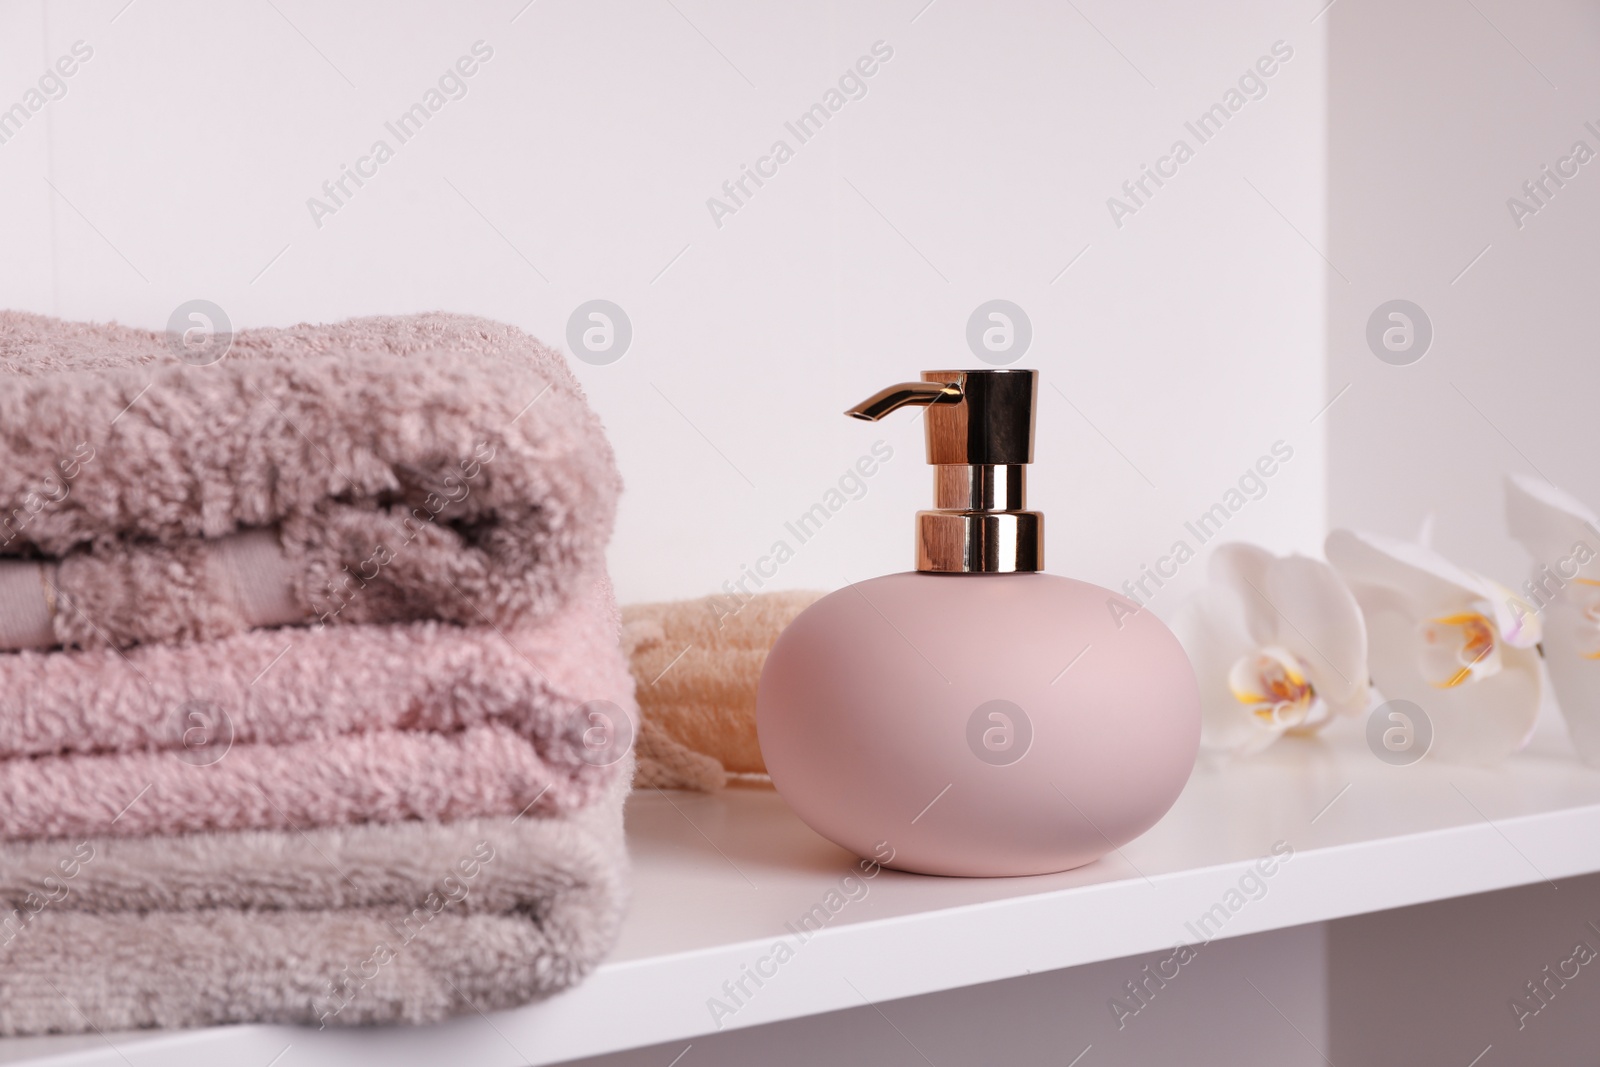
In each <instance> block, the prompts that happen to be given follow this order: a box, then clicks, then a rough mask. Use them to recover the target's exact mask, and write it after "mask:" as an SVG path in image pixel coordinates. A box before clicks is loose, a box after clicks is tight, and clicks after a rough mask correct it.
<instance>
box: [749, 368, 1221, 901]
mask: <svg viewBox="0 0 1600 1067" xmlns="http://www.w3.org/2000/svg"><path fill="white" fill-rule="evenodd" d="M922 378H923V380H922V381H920V382H909V383H906V384H903V385H896V386H893V387H891V388H889V389H885V390H884V391H883V392H881V393H879V394H878V395H876V396H874V397H872V398H871V399H869V400H867V401H865V402H864V403H862V404H861V405H860V406H858V407H855V408H852V409H851V410H850V411H849V412H847V414H849V415H852V416H854V417H856V418H859V419H871V420H876V419H881V418H883V417H884V416H885V415H887V414H889V413H890V412H891V411H894V410H895V409H897V408H900V407H904V406H906V405H922V406H926V407H927V409H928V410H927V419H926V421H927V446H928V462H929V463H931V464H933V465H934V480H933V484H934V506H935V510H932V511H923V512H919V513H918V515H917V569H916V570H915V571H912V572H908V573H903V574H890V575H886V576H884V577H882V578H874V579H871V580H869V581H863V582H858V583H856V584H854V585H851V586H848V587H847V588H844V589H841V590H839V591H838V592H835V593H832V594H830V595H828V596H826V597H824V598H823V599H821V600H819V601H817V602H816V603H815V604H813V605H812V606H811V607H810V608H808V609H806V611H805V612H804V613H802V614H801V615H800V617H799V618H797V619H795V620H794V622H793V623H792V624H791V625H790V626H789V628H788V629H787V630H785V631H784V632H783V634H782V636H780V637H779V638H778V641H777V644H776V645H775V646H774V647H773V649H772V652H771V654H770V655H769V656H768V658H767V664H766V668H765V670H764V671H763V672H762V675H761V687H760V691H759V695H758V698H757V725H758V728H759V731H760V738H761V754H762V756H763V758H764V759H765V760H766V764H767V770H768V771H769V772H770V773H771V775H772V780H773V783H774V784H775V785H776V786H777V788H778V791H779V792H780V793H781V794H782V795H783V797H784V799H785V800H786V801H788V802H789V804H790V806H792V807H793V808H794V810H795V811H796V812H797V813H798V814H799V815H800V817H801V818H802V819H804V820H805V821H806V822H807V823H808V824H809V825H810V826H811V827H812V828H813V829H814V830H816V831H817V832H818V833H819V834H822V835H823V836H824V837H827V838H829V839H830V840H832V841H835V842H837V843H838V844H840V845H842V846H844V847H845V848H847V849H850V850H851V851H853V852H854V853H856V854H857V855H859V856H862V857H866V858H869V859H872V860H874V861H876V862H880V863H882V864H883V865H884V866H888V867H894V868H898V869H900V870H906V871H917V872H921V873H923V874H946V875H984V876H992V875H1023V874H1044V873H1048V872H1051V871H1062V870H1066V869H1068V868H1071V867H1077V866H1079V865H1080V864H1084V863H1088V862H1089V861H1091V860H1094V859H1096V858H1098V857H1099V856H1101V855H1103V854H1105V853H1106V852H1109V851H1110V850H1111V849H1113V848H1116V847H1118V846H1120V845H1122V844H1124V843H1126V842H1127V841H1130V840H1132V839H1133V838H1134V837H1137V836H1138V835H1139V834H1141V833H1143V832H1144V831H1145V830H1147V829H1149V828H1150V827H1151V826H1152V825H1153V824H1154V823H1155V822H1156V820H1157V819H1159V818H1161V816H1162V815H1163V814H1164V813H1165V812H1166V811H1167V809H1168V808H1169V807H1171V806H1172V803H1173V801H1174V800H1176V799H1177V797H1178V793H1179V791H1180V790H1182V788H1183V786H1184V783H1185V782H1186V781H1187V780H1188V777H1189V772H1190V770H1191V769H1192V767H1193V766H1194V758H1195V751H1196V748H1197V746H1198V745H1199V740H1200V694H1199V690H1198V688H1197V686H1196V684H1195V677H1194V671H1193V669H1192V668H1191V667H1190V665H1189V660H1188V658H1187V657H1186V656H1185V655H1184V651H1183V648H1182V647H1181V646H1180V645H1179V644H1178V641H1177V639H1176V638H1175V637H1173V635H1172V633H1171V631H1169V630H1168V629H1167V628H1166V627H1165V626H1163V625H1162V624H1161V622H1160V621H1159V620H1158V619H1156V617H1155V616H1154V615H1152V614H1151V613H1150V612H1149V611H1144V610H1140V609H1139V608H1138V607H1137V605H1134V604H1133V603H1131V602H1129V601H1128V600H1126V599H1125V598H1123V597H1121V596H1119V595H1118V594H1116V593H1113V592H1111V591H1110V590H1108V589H1101V588H1100V587H1098V586H1094V585H1090V584H1088V583H1086V582H1079V581H1074V580H1073V579H1071V578H1060V577H1056V576H1054V575H1049V574H1042V573H1038V572H1039V570H1040V567H1041V566H1042V554H1043V545H1044V533H1043V517H1042V516H1041V515H1040V514H1039V513H1038V512H1034V511H1028V510H1026V507H1027V504H1026V501H1025V499H1024V489H1023V480H1024V474H1025V471H1026V468H1025V466H1024V464H1027V463H1031V462H1032V461H1033V410H1034V398H1035V392H1036V387H1037V374H1036V372H1034V371H1031V370H980V371H929V372H927V373H925V374H923V376H922ZM1082 521H1091V519H1090V517H1084V519H1083V520H1082Z"/></svg>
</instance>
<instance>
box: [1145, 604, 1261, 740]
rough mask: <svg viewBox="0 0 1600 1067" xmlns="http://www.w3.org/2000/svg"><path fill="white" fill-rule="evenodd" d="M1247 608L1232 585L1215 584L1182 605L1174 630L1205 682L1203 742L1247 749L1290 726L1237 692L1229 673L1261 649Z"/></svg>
mask: <svg viewBox="0 0 1600 1067" xmlns="http://www.w3.org/2000/svg"><path fill="white" fill-rule="evenodd" d="M1245 615H1246V608H1245V606H1244V604H1243V602H1242V601H1241V599H1240V597H1239V595H1238V594H1237V593H1236V592H1235V591H1233V590H1232V589H1226V588H1219V587H1217V586H1210V587H1207V588H1205V589H1202V590H1200V591H1199V592H1198V593H1196V594H1195V595H1194V596H1193V597H1191V598H1190V599H1188V600H1186V601H1185V602H1184V603H1183V604H1181V605H1179V607H1178V610H1177V612H1176V613H1175V615H1174V617H1173V620H1172V631H1173V633H1175V634H1176V635H1177V637H1178V640H1179V642H1180V643H1181V644H1182V645H1183V648H1184V651H1186V652H1187V653H1188V654H1189V660H1190V662H1191V663H1193V665H1194V671H1195V679H1196V681H1198V682H1199V684H1200V743H1201V745H1202V746H1204V747H1205V748H1208V749H1212V750H1218V751H1225V752H1237V753H1247V752H1255V751H1258V750H1259V749H1261V748H1264V747H1266V746H1267V745H1269V744H1271V743H1272V742H1273V741H1274V740H1276V739H1277V738H1278V736H1279V735H1280V734H1282V733H1283V731H1284V730H1285V729H1287V725H1286V724H1284V725H1280V724H1278V723H1274V722H1264V721H1262V720H1261V719H1260V718H1258V717H1257V716H1255V715H1253V714H1252V713H1251V711H1250V709H1249V708H1248V707H1247V706H1246V705H1244V704H1242V703H1241V702H1240V701H1239V700H1238V699H1237V698H1236V697H1235V696H1234V695H1233V691H1232V689H1231V687H1230V685H1229V674H1230V672H1231V671H1232V670H1233V667H1234V664H1236V663H1237V662H1238V661H1239V659H1240V657H1242V656H1246V655H1248V654H1250V653H1252V652H1253V651H1254V650H1255V649H1256V648H1257V643H1256V641H1255V640H1254V639H1253V638H1252V637H1251V635H1250V633H1249V631H1248V629H1247V628H1246V626H1245V621H1244V620H1245Z"/></svg>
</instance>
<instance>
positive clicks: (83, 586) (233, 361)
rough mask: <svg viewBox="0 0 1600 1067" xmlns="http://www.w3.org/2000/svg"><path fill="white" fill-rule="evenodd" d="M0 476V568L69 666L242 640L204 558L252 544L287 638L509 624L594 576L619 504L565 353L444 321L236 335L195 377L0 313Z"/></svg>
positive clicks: (162, 351)
mask: <svg viewBox="0 0 1600 1067" xmlns="http://www.w3.org/2000/svg"><path fill="white" fill-rule="evenodd" d="M0 459H3V460H4V462H0V556H5V557H12V558H21V559H39V560H42V561H45V562H47V563H48V567H47V568H46V573H47V575H48V576H49V584H50V586H51V589H50V591H49V593H48V598H49V600H51V601H53V603H52V604H50V607H51V608H52V609H53V610H52V613H51V614H52V627H53V630H54V638H55V643H56V644H59V645H63V646H66V647H69V648H71V647H84V648H92V647H103V646H106V645H111V646H115V647H119V648H120V647H128V646H130V645H134V644H140V643H147V642H158V641H168V642H171V641H183V640H197V639H208V638H217V637H222V636H225V635H227V634H230V633H234V632H238V631H240V630H243V629H246V628H248V627H249V626H250V625H252V623H253V621H254V620H252V619H251V617H250V616H251V612H250V611H249V610H248V606H241V604H240V598H241V590H240V588H239V582H238V581H237V580H236V577H237V572H236V570H235V569H234V568H230V567H229V566H227V565H219V564H218V562H217V560H216V559H215V551H214V546H213V545H212V544H211V543H213V542H216V541H218V540H220V539H223V538H225V537H227V536H228V535H231V534H237V533H242V532H246V531H259V530H266V531H269V532H270V534H271V536H272V537H274V538H275V539H276V540H277V542H278V546H279V548H280V549H281V553H282V555H283V557H284V560H285V566H284V567H283V568H282V571H283V575H282V577H281V578H280V579H278V580H280V581H282V580H285V579H286V580H287V582H288V588H287V589H286V590H283V591H282V592H281V598H282V599H283V600H284V602H285V604H286V605H287V606H288V609H289V613H291V614H298V616H299V621H311V620H313V619H320V620H322V621H323V622H326V623H341V624H342V623H373V622H402V621H410V620H415V619H421V618H431V619H438V620H441V621H446V622H454V623H460V624H464V625H482V624H484V623H485V622H488V623H491V624H493V625H496V626H502V627H511V626H519V625H523V624H525V623H528V622H530V621H535V620H538V619H540V618H544V617H548V616H549V615H551V614H553V613H554V612H555V611H556V610H557V609H558V608H559V607H560V605H561V604H562V603H563V602H564V601H565V600H566V599H567V598H568V597H569V596H570V595H571V592H572V590H573V587H574V583H575V581H576V580H577V578H578V576H579V575H580V574H582V573H585V572H592V571H594V570H596V569H597V568H599V567H601V566H603V556H604V550H605V545H606V542H607V540H608V538H609V535H610V530H611V525H612V521H613V518H614V515H615V510H616V498H617V495H618V492H619V491H620V484H621V483H620V479H619V476H618V474H617V470H616V464H615V461H614V458H613V455H612V451H611V447H610V445H609V443H608V442H607V441H606V438H605V435H604V433H603V431H602V429H601V426H600V422H599V419H598V418H597V417H596V416H595V414H594V412H593V411H592V410H590V408H589V406H588V403H587V402H586V401H585V399H584V396H583V392H582V390H581V389H580V388H579V386H578V383H577V380H576V379H575V378H574V377H573V376H572V373H571V372H570V371H569V370H568V369H567V366H566V364H565V362H564V361H563V359H562V357H561V356H560V355H559V354H557V353H555V352H553V351H551V350H550V349H549V348H546V347H545V346H544V345H542V344H540V343H539V342H538V341H536V340H535V339H534V338H532V337H530V336H528V335H527V334H525V333H523V332H522V331H520V330H518V329H516V328H515V327H513V326H508V325H504V324H501V323H496V322H490V321H487V320H484V319H477V318H471V317H468V316H462V315H447V314H429V315H418V316H407V317H378V318H365V319H352V320H350V321H347V322H342V323H337V324H334V325H324V326H311V325H302V326H294V327H289V328H286V329H255V330H243V331H240V332H239V333H238V334H236V335H235V336H234V337H233V338H232V345H231V348H229V349H228V351H227V354H226V355H225V356H224V357H223V358H222V359H221V360H220V361H219V362H215V363H211V364H208V365H203V366H197V365H191V364H189V363H186V362H184V361H183V360H182V359H181V358H180V357H179V355H178V354H177V352H176V351H175V350H174V348H173V347H172V346H171V345H170V344H169V342H168V339H167V337H166V336H165V335H164V334H161V333H156V332H152V331H148V330H137V329H131V328H128V327H124V326H117V325H102V324H92V323H72V322H63V321H61V320H58V319H53V318H49V317H46V316H42V315H31V314H25V313H21V312H0ZM279 595H280V594H278V593H274V594H273V596H279ZM246 599H248V597H246ZM0 607H4V603H3V602H0ZM21 610H25V611H36V610H37V608H36V606H31V607H25V608H23V609H21ZM271 621H294V620H289V619H273V620H271ZM5 630H6V627H5V626H4V625H0V634H3V633H4V632H5ZM17 647H20V646H17Z"/></svg>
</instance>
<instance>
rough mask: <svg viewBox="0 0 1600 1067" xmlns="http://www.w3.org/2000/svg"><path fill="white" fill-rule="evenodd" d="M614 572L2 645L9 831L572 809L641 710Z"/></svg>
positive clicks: (0, 788)
mask: <svg viewBox="0 0 1600 1067" xmlns="http://www.w3.org/2000/svg"><path fill="white" fill-rule="evenodd" d="M619 626H620V619H619V615H618V613H617V609H616V606H615V602H614V600H613V598H612V595H611V590H610V586H609V584H608V583H607V582H605V581H604V580H603V579H594V578H590V579H588V580H587V581H586V582H584V583H583V587H582V592H581V595H579V596H577V597H575V598H574V599H572V600H570V601H568V603H567V604H566V605H565V606H564V607H563V608H562V609H561V610H560V611H559V612H558V613H557V615H556V616H555V617H554V618H551V619H548V620H546V621H545V622H543V623H541V624H538V625H530V626H525V627H522V628H519V629H515V630H506V631H496V630H495V629H492V628H489V627H477V628H465V627H457V626H450V625H445V624H439V623H431V622H424V623H412V624H408V625H404V626H398V625H397V626H341V627H324V628H320V629H319V628H286V629H281V630H254V631H251V632H248V633H243V634H236V635H233V636H231V637H225V638H220V639H217V640H214V641H204V642H194V643H190V644H184V645H175V646H169V645H142V646H140V647H138V648H133V649H129V650H128V651H127V652H121V651H118V650H115V649H88V650H83V651H76V652H52V653H40V652H17V653H11V654H9V655H0V839H18V838H39V837H56V836H81V835H105V836H112V835H137V834H149V833H162V834H173V833H185V832H190V831H196V830H213V829H217V830H241V829H258V828H284V829H304V828H306V827H311V826H332V825H339V824H346V823H353V822H361V821H372V822H397V821H400V820H405V819H439V820H455V819H463V818H470V817H475V816H489V815H516V814H518V813H520V812H527V813H529V814H532V815H545V814H552V813H568V812H572V811H575V810H577V809H579V808H581V807H583V806H585V805H587V804H589V803H590V802H591V801H593V799H594V798H595V797H596V796H598V795H599V794H600V793H601V792H602V791H604V790H605V789H606V788H607V786H608V785H609V783H610V782H611V781H612V780H614V779H615V777H616V775H617V774H618V773H619V771H618V767H619V766H620V762H621V760H622V757H623V756H624V755H625V754H626V752H627V751H628V748H629V746H630V744H631V742H632V739H633V737H634V732H635V730H636V728H637V722H638V719H637V715H638V712H637V707H636V705H635V703H634V697H633V680H632V678H631V676H630V675H629V673H628V667H627V662H626V660H625V658H624V657H623V655H622V651H621V649H620V647H619V645H618V638H617V635H618V628H619Z"/></svg>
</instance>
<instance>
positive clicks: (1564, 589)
mask: <svg viewBox="0 0 1600 1067" xmlns="http://www.w3.org/2000/svg"><path fill="white" fill-rule="evenodd" d="M1506 525H1507V526H1508V527H1510V530H1511V536H1512V537H1515V538H1516V539H1517V540H1518V541H1520V542H1522V546H1523V547H1524V548H1526V549H1527V550H1528V552H1529V554H1530V555H1532V556H1533V576H1532V577H1531V578H1529V579H1528V580H1527V581H1526V582H1524V583H1523V584H1522V592H1523V594H1524V599H1525V600H1526V601H1527V602H1528V604H1529V605H1531V606H1532V608H1533V609H1534V610H1536V611H1538V612H1539V616H1540V618H1541V619H1542V620H1543V624H1544V655H1545V661H1544V665H1545V670H1547V671H1549V673H1550V685H1551V688H1553V689H1554V690H1555V694H1556V702H1557V703H1559V704H1560V705H1561V715H1562V717H1563V718H1565V719H1566V720H1567V730H1568V732H1569V733H1570V734H1571V735H1572V743H1573V744H1574V745H1576V746H1577V749H1578V754H1579V755H1581V756H1582V757H1583V758H1584V760H1585V761H1587V762H1589V763H1593V764H1600V520H1597V519H1596V518H1595V514H1594V512H1592V511H1590V510H1589V509H1588V508H1587V507H1585V506H1584V505H1583V504H1581V503H1579V502H1578V501H1577V500H1576V499H1574V498H1573V497H1571V496H1569V495H1568V494H1566V493H1564V492H1562V491H1561V490H1560V489H1557V488H1556V487H1554V486H1552V485H1547V484H1545V483H1544V482H1536V481H1534V480H1533V479H1531V478H1523V477H1519V476H1516V475H1513V476H1511V477H1509V478H1507V479H1506Z"/></svg>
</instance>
